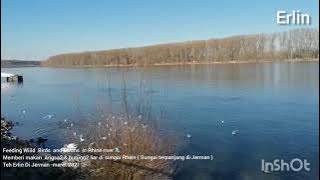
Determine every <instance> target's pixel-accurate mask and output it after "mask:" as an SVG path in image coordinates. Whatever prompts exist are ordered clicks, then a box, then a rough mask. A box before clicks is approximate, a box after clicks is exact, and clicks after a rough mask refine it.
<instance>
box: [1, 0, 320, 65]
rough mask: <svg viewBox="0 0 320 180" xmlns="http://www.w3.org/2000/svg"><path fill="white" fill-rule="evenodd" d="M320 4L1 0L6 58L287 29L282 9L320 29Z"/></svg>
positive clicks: (310, 0)
mask: <svg viewBox="0 0 320 180" xmlns="http://www.w3.org/2000/svg"><path fill="white" fill-rule="evenodd" d="M318 7H319V0H264V1H262V0H261V1H257V0H241V1H240V0H219V1H217V0H197V1H196V0H157V1H150V0H45V1H44V0H1V59H20V60H45V59H46V58H48V57H50V56H53V55H56V54H61V53H70V52H82V51H95V50H106V49H115V48H127V47H139V46H146V45H152V44H161V43H170V42H181V41H189V40H203V39H211V38H223V37H227V36H232V35H241V34H255V33H268V32H278V31H285V30H288V29H291V28H301V27H306V26H299V25H287V26H283V25H282V26H281V25H278V24H276V11H277V10H286V11H290V12H291V11H292V10H300V11H301V12H303V13H307V14H309V15H310V16H311V18H312V25H310V26H308V27H317V28H318V27H319V8H318Z"/></svg>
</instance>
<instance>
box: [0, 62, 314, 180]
mask: <svg viewBox="0 0 320 180" xmlns="http://www.w3.org/2000/svg"><path fill="white" fill-rule="evenodd" d="M1 71H2V72H11V73H21V74H23V75H24V83H23V84H22V85H16V84H7V85H6V86H5V87H2V88H1V113H2V114H4V115H5V116H6V117H8V118H9V119H10V120H12V121H14V122H19V124H18V125H16V126H15V128H14V131H13V133H14V134H16V135H18V136H20V137H23V138H25V139H29V138H36V137H38V136H42V137H47V138H49V142H48V144H49V145H50V146H61V145H62V144H63V136H64V135H63V133H60V131H61V130H60V129H59V128H57V126H56V123H57V122H58V121H63V119H65V118H67V117H68V118H70V119H71V120H72V121H74V122H77V121H79V119H82V118H86V119H90V118H92V119H94V118H93V117H94V116H95V114H97V113H98V112H99V111H101V110H103V111H119V112H122V111H123V109H124V108H123V107H124V106H123V89H124V84H125V89H126V94H127V101H128V105H129V110H130V111H131V112H137V104H139V103H140V104H144V106H146V107H148V108H149V111H152V114H153V117H155V118H156V119H158V121H159V124H160V127H161V129H162V131H163V132H164V133H168V134H172V135H174V136H177V137H179V138H181V141H184V142H185V145H184V146H183V148H182V149H180V153H183V154H195V155H196V154H199V155H208V154H212V155H213V156H214V160H213V161H204V160H203V161H184V162H183V163H182V167H181V169H180V171H179V173H178V174H177V176H176V177H175V179H179V180H180V179H181V180H188V179H197V180H198V179H204V180H207V179H230V180H234V179H235V180H237V179H239V180H250V179H254V180H255V179H288V180H289V179H290V180H294V179H319V171H318V168H319V160H318V158H319V143H318V141H319V128H318V126H319V110H318V108H319V64H318V63H265V64H226V65H222V64H221V65H192V66H159V67H148V68H142V67H139V68H138V67H130V68H84V69H55V68H9V69H5V68H2V69H1ZM2 86H3V83H2ZM23 110H24V111H25V113H23ZM48 114H53V115H54V118H51V119H45V118H44V116H46V115H48ZM221 121H224V123H221ZM233 130H239V131H238V134H237V135H236V136H233V135H232V134H231V132H232V131H233ZM186 134H190V135H191V138H185V135H186ZM294 158H300V159H307V160H308V161H309V162H310V164H311V166H310V167H311V171H305V170H303V171H300V172H292V171H291V172H273V173H271V174H266V173H263V172H261V159H264V160H266V161H273V160H274V159H284V160H286V161H290V160H291V159H294Z"/></svg>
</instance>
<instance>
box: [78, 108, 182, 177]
mask: <svg viewBox="0 0 320 180" xmlns="http://www.w3.org/2000/svg"><path fill="white" fill-rule="evenodd" d="M83 126H84V128H83V131H82V132H83V133H82V135H83V137H84V139H85V140H84V141H83V142H82V143H80V148H87V147H91V148H95V149H114V148H119V149H120V152H113V153H89V154H94V155H107V156H111V155H114V156H121V155H132V156H138V155H174V153H175V149H176V147H175V141H174V140H173V139H172V137H170V138H169V137H165V135H161V134H160V131H159V129H158V127H157V125H156V123H154V122H153V123H152V122H146V121H144V120H143V117H142V116H137V117H133V116H131V115H121V114H117V115H115V114H111V113H108V114H103V115H101V116H100V118H99V120H98V121H93V122H90V123H86V124H85V125H83ZM73 138H74V139H73V142H74V141H79V134H77V136H76V137H73ZM85 154H86V153H85ZM89 164H90V165H89V166H86V167H85V169H84V170H85V171H86V173H88V176H87V177H88V178H89V179H101V178H102V179H105V178H107V179H155V178H156V179H170V177H172V176H173V175H174V173H175V169H176V163H175V162H174V161H172V160H153V161H150V160H91V161H90V163H89Z"/></svg>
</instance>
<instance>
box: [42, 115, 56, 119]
mask: <svg viewBox="0 0 320 180" xmlns="http://www.w3.org/2000/svg"><path fill="white" fill-rule="evenodd" d="M53 116H54V115H53V114H48V115H46V116H44V117H43V119H51V118H53Z"/></svg>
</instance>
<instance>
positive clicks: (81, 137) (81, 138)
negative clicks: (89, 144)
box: [80, 134, 84, 142]
mask: <svg viewBox="0 0 320 180" xmlns="http://www.w3.org/2000/svg"><path fill="white" fill-rule="evenodd" d="M83 141H84V138H83V136H82V134H80V142H83Z"/></svg>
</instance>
